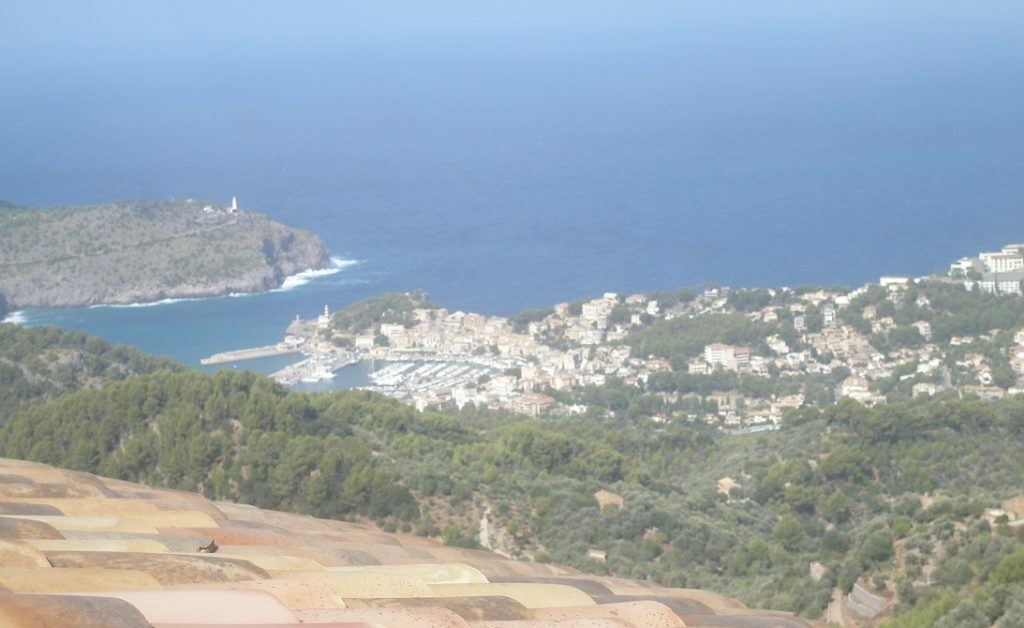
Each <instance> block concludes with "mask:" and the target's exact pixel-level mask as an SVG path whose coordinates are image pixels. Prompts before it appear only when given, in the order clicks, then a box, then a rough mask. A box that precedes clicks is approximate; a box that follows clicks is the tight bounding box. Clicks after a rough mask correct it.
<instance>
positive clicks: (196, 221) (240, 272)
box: [0, 200, 331, 311]
mask: <svg viewBox="0 0 1024 628" xmlns="http://www.w3.org/2000/svg"><path fill="white" fill-rule="evenodd" d="M330 264H331V260H330V257H329V255H328V252H327V247H326V246H325V245H324V243H323V242H322V241H321V240H320V239H319V238H318V237H316V236H315V235H313V234H312V233H309V232H307V231H303V230H300V229H294V228H291V227H288V226H285V225H283V224H281V223H278V222H276V221H273V220H271V219H269V218H267V217H266V216H262V215H259V214H253V213H248V212H242V211H238V210H233V209H232V208H228V207H222V206H213V205H210V204H206V203H201V202H198V201H191V200H189V201H159V202H126V203H117V204H112V205H102V206H88V207H70V208H65V207H58V208H52V209H47V210H39V209H27V208H15V207H10V206H6V207H0V295H3V301H4V302H5V303H6V309H7V310H9V311H14V310H18V309H24V308H40V307H76V306H91V305H129V304H144V303H152V302H156V301H162V300H165V299H185V298H205V297H216V296H224V295H228V294H239V293H257V292H264V291H267V290H272V289H275V288H279V287H281V285H282V283H283V282H284V280H285V279H286V278H287V277H289V276H292V275H295V274H297V273H301V272H304V271H308V270H317V269H323V268H328V267H329V266H330Z"/></svg>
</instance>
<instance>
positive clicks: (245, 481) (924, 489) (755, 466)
mask: <svg viewBox="0 0 1024 628" xmlns="http://www.w3.org/2000/svg"><path fill="white" fill-rule="evenodd" d="M0 333H3V334H5V335H2V336H0V349H2V354H3V355H5V356H7V359H8V360H9V361H13V360H23V361H28V362H31V361H33V360H35V359H37V358H36V357H34V356H37V355H40V354H45V353H46V351H45V349H43V348H40V347H46V346H54V343H56V341H55V340H53V339H52V338H50V336H49V335H53V334H55V335H56V337H61V336H62V335H61V334H60V333H59V332H54V331H52V330H21V329H18V328H12V327H10V326H4V327H2V328H0ZM48 338H50V339H49V340H48ZM72 339H73V340H74V341H75V342H83V341H82V339H81V338H80V337H79V335H74V334H72V335H70V338H65V340H64V342H65V343H67V342H69V340H72ZM84 342H85V344H88V343H89V342H90V341H89V340H84ZM58 344H59V343H58ZM103 346H104V345H103V344H102V343H100V344H98V345H96V347H103ZM12 347H20V348H19V349H17V350H13V349H12ZM96 347H94V348H93V349H92V350H90V352H89V355H98V356H101V358H103V359H105V360H107V362H108V363H109V364H108V366H107V367H106V368H108V369H109V368H110V365H111V364H116V365H121V364H125V363H131V360H129V359H125V357H124V356H122V355H121V354H120V353H119V352H121V351H124V350H121V349H115V348H109V347H107V348H105V349H103V350H100V349H98V348H96ZM131 355H134V354H131ZM19 356H20V357H19ZM115 357H118V359H114V358H115ZM139 359H142V360H144V361H145V360H147V359H146V358H141V357H140V358H139ZM103 363H104V362H102V361H101V362H100V363H99V364H103ZM160 366H161V364H160V363H159V361H155V362H153V363H145V364H140V365H138V366H137V367H135V368H133V369H128V370H122V367H120V366H118V367H117V368H115V369H114V370H113V371H112V373H113V375H114V377H115V378H123V377H124V375H125V374H126V373H134V372H137V373H145V374H142V375H138V376H135V377H130V378H128V379H121V380H115V381H109V382H107V383H105V384H104V385H102V386H101V387H99V388H96V389H85V390H80V391H78V392H73V393H70V394H66V395H63V396H61V397H59V398H56V399H53V400H50V401H48V402H45V403H27V402H25V401H24V400H21V401H18V402H16V403H15V405H12V406H9V408H13V407H15V406H20V409H17V410H15V411H13V413H11V414H10V416H9V418H7V420H6V421H5V423H4V425H3V427H2V429H0V453H2V454H3V455H5V456H14V457H24V458H30V459H35V460H41V461H45V462H49V463H53V464H58V465H62V466H66V467H73V468H79V469H86V470H90V471H95V472H98V473H102V474H108V475H114V476H117V477H122V478H126V479H132V480H141V481H145V482H151V483H154V484H159V485H166V486H173V487H178V488H189V489H198V490H201V491H203V492H204V493H205V494H207V495H209V496H211V497H215V498H222V499H238V500H242V501H248V502H251V503H255V504H257V505H259V506H263V507H270V508H281V509H288V510H295V511H300V512H308V513H312V514H316V515H320V516H335V517H357V516H366V517H371V518H374V519H376V520H378V521H379V522H381V523H383V524H384V525H386V526H389V527H391V526H393V527H402V528H403V529H406V530H414V531H416V532H418V533H420V534H429V535H432V536H436V537H440V538H442V539H444V540H445V542H448V543H452V544H458V545H474V544H475V543H476V533H477V527H476V526H477V525H478V524H479V522H480V517H481V516H483V515H484V513H487V516H488V518H489V525H490V527H491V528H492V529H500V530H501V531H503V533H504V540H503V541H502V545H501V548H502V549H503V550H505V551H509V552H511V553H514V554H519V555H524V556H530V557H533V558H535V559H537V560H543V561H548V560H550V561H556V562H559V563H565V564H569V565H573V566H576V567H578V568H580V569H583V570H587V571H593V572H598V573H605V572H608V573H614V574H617V575H622V576H629V577H640V578H653V579H655V580H658V581H659V582H662V583H665V584H669V585H675V586H689V587H699V588H708V589H712V590H715V591H719V592H721V593H724V594H727V595H733V596H737V597H739V598H740V599H742V600H743V601H745V602H747V603H749V604H754V605H758V606H762V607H768V608H781V609H789V610H794V611H797V612H800V613H803V614H805V615H808V616H811V617H819V616H821V614H822V612H823V610H824V608H825V606H826V604H827V603H828V600H829V599H830V597H831V596H832V595H833V593H834V591H836V590H837V589H838V590H839V591H840V592H846V591H849V590H850V589H851V587H852V586H853V585H854V583H855V582H859V583H860V585H861V586H862V587H864V588H866V589H868V590H877V591H881V592H882V594H883V595H888V596H895V598H896V600H897V605H896V613H895V614H894V616H893V619H892V621H893V622H894V625H897V626H929V625H933V624H936V625H942V626H960V625H968V626H969V625H978V626H982V625H988V624H990V623H991V622H993V621H996V620H1000V618H1002V619H1001V620H1000V621H1002V622H1003V623H1002V624H1000V625H1003V626H1014V625H1019V624H1015V623H1013V622H1014V621H1018V622H1019V621H1020V618H1021V615H1022V613H1024V544H1022V542H1021V539H1020V538H1019V535H1018V531H1019V530H1020V528H1012V527H1011V526H1010V525H1008V521H1007V520H1006V519H1005V518H1003V519H998V520H995V521H994V522H993V523H992V524H990V523H989V521H987V520H986V519H985V518H984V516H983V514H984V513H983V511H984V509H985V508H987V507H995V506H998V504H999V503H1000V501H1001V500H1003V499H1006V498H1010V497H1013V496H1015V495H1018V494H1020V493H1021V492H1024V481H1022V480H1024V456H1021V455H1020V452H1021V449H1022V445H1024V400H1021V399H1010V400H1005V401H999V402H981V401H978V400H972V399H966V400H958V399H954V398H951V397H939V398H934V399H928V400H917V401H908V402H902V403H891V404H888V405H883V406H878V407H874V408H866V407H863V406H861V405H859V404H857V403H854V402H851V401H844V402H842V403H839V404H838V405H835V406H830V407H828V408H825V409H820V410H819V409H814V408H805V409H802V410H800V411H796V412H793V413H792V414H791V415H790V416H789V417H788V418H787V420H786V422H785V423H784V427H783V429H782V430H780V431H778V432H767V433H761V434H754V435H746V436H732V435H726V434H722V433H720V432H718V431H716V430H713V429H711V428H705V427H701V426H697V425H690V424H685V423H669V424H659V423H656V422H654V421H651V420H650V419H649V418H648V417H649V416H650V415H651V411H650V409H647V410H645V409H644V408H642V407H639V406H635V407H634V409H635V411H634V412H620V413H616V415H615V417H614V418H608V417H607V416H605V415H604V414H603V413H596V414H593V415H584V416H580V417H575V418H563V419H557V420H549V421H537V420H532V419H526V418H523V417H518V416H513V415H507V414H499V413H493V412H485V411H479V412H478V411H465V412H461V413H455V412H453V413H451V414H450V415H447V416H445V415H441V414H439V413H435V412H424V413H421V412H417V411H415V410H413V409H410V408H408V407H406V406H403V405H400V404H398V403H396V402H394V401H391V400H388V399H386V398H383V397H379V396H376V395H372V394H368V393H361V392H339V393H331V394H321V395H307V394H301V393H296V392H290V391H288V390H287V389H285V388H283V387H281V386H279V385H277V384H275V383H274V382H272V381H271V380H269V379H267V378H265V377H262V376H258V375H253V374H248V373H231V372H224V373H219V374H217V375H213V376H210V375H205V374H201V373H197V372H190V371H180V370H179V371H174V370H172V369H166V368H162V369H161V370H156V371H153V368H154V367H160ZM102 376H105V375H102ZM81 381H84V380H74V381H72V382H71V383H70V384H69V386H75V385H77V384H76V382H81ZM623 388H625V387H623ZM47 394H53V393H52V392H51V393H47ZM593 394H604V393H603V392H602V391H597V390H595V391H594V392H593ZM624 394H625V393H624ZM26 403H27V405H26ZM725 478H731V479H732V480H733V481H734V482H733V483H729V482H726V483H722V484H720V481H721V480H723V479H725ZM599 489H605V490H608V491H612V492H614V493H616V494H618V495H620V496H621V497H622V498H623V500H624V505H623V506H622V507H621V508H619V507H616V506H605V507H604V508H601V507H600V506H599V505H598V503H597V501H596V500H595V498H594V493H595V492H596V491H598V490H599ZM591 549H597V550H602V551H604V552H606V553H607V562H605V563H599V562H596V561H595V560H593V559H592V558H590V557H589V556H588V552H589V550H591ZM812 563H820V565H821V568H820V570H818V571H817V572H816V577H812V576H811V574H810V571H809V567H810V566H811V565H812ZM1015 618H1016V619H1015Z"/></svg>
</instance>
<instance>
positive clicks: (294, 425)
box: [0, 371, 418, 519]
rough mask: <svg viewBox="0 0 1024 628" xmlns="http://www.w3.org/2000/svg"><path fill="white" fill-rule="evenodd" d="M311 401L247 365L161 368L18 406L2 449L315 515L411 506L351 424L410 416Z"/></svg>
mask: <svg viewBox="0 0 1024 628" xmlns="http://www.w3.org/2000/svg"><path fill="white" fill-rule="evenodd" d="M322 401H325V403H321V404H320V405H317V406H315V405H314V404H313V400H312V399H311V398H310V397H309V396H307V395H303V394H300V393H294V392H288V390H287V389H286V388H284V387H283V386H281V385H280V384H277V383H275V382H274V381H273V380H271V379H269V378H267V377H264V376H260V375H255V374H252V373H234V372H227V371H224V372H221V373H218V374H217V375H214V376H209V375H205V374H203V373H198V372H178V373H175V372H171V371H159V372H156V373H153V374H150V375H144V376H139V377H136V378H133V379H130V380H127V381H121V382H110V383H108V384H107V385H106V386H104V387H103V388H101V389H99V390H82V391H79V392H76V393H71V394H69V395H65V396H63V397H61V398H60V399H57V400H55V401H53V402H50V403H48V404H45V405H36V406H33V407H31V408H29V409H27V410H24V411H21V412H17V413H15V414H14V415H13V417H12V418H11V419H10V420H9V421H8V422H7V423H6V424H5V425H4V426H3V431H2V433H0V442H2V444H3V447H2V451H3V454H4V455H5V456H8V457H13V458H28V459H31V460H38V461H41V462H47V463H50V464H55V465H59V466H65V467H70V468H74V469H82V470H86V471H92V472H96V473H101V474H104V475H109V476H114V477H119V478H124V479H129V480H135V481H141V482H146V483H150V484H156V485H161V486H170V487H174V488H182V489H188V490H199V491H202V492H203V493H205V494H207V495H209V496H211V497H215V498H220V499H234V500H241V501H245V502H250V503H253V504H256V505H258V506H261V507H264V508H276V509H282V510H293V511H298V512H305V513H310V514H314V515H317V516H323V517H337V516H343V515H349V514H353V513H363V514H367V515H370V516H374V517H381V518H383V517H386V516H394V517H397V518H400V519H409V518H411V517H414V516H416V515H417V514H418V509H417V507H416V504H415V501H414V500H413V498H412V496H411V495H410V493H409V491H408V490H406V489H404V488H403V487H401V486H400V485H398V484H396V482H395V480H396V478H395V477H394V475H392V474H388V473H386V472H385V471H384V470H382V467H381V465H380V464H379V463H377V462H376V461H375V460H374V458H373V452H372V451H371V450H370V448H369V447H368V446H367V443H366V441H365V439H363V438H360V437H358V436H356V435H354V432H353V430H354V429H355V428H356V427H357V426H359V425H361V424H363V423H365V424H368V425H375V424H378V423H380V424H383V425H394V424H397V423H399V422H401V421H403V420H405V421H409V420H410V417H409V415H411V414H412V411H411V410H409V409H408V408H405V407H404V406H401V405H398V404H397V403H395V402H393V401H390V400H387V399H385V398H381V397H373V396H368V395H360V394H352V395H340V396H337V397H333V398H331V399H329V400H322Z"/></svg>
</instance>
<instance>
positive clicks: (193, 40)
mask: <svg viewBox="0 0 1024 628" xmlns="http://www.w3.org/2000/svg"><path fill="white" fill-rule="evenodd" d="M1022 6H1024V3H1021V2H1017V1H1004V2H979V1H976V0H970V1H964V0H961V1H957V2H950V1H944V2H932V1H926V0H920V1H915V2H891V1H889V0H886V1H884V2H883V1H878V2H864V1H861V0H857V1H849V2H837V1H826V0H801V1H793V0H777V1H768V0H731V1H729V2H722V1H720V0H713V1H710V0H709V1H704V0H702V1H686V0H672V1H668V2H660V1H659V2H651V1H646V2H644V1H610V0H571V1H557V0H537V1H515V0H501V1H484V2H482V1H462V2H456V1H451V0H445V1H439V2H428V1H412V2H410V1H408V0H404V1H400V2H395V1H382V0H372V1H370V0H367V1H364V2H343V1H334V2H331V1H310V0H306V1H298V2H284V1H277V2H266V1H250V0H245V1H228V2H224V1H218V2H210V1H191V0H188V1H183V0H174V1H148V2H137V1H136V2H127V1H119V2H118V1H110V0H90V1H89V2H79V1H66V2H52V1H50V2H47V1H45V0H44V1H32V2H4V3H3V5H2V6H0V72H2V73H3V74H2V75H3V76H5V77H6V78H8V79H10V78H14V77H21V78H25V75H36V76H38V75H39V73H41V72H50V71H58V72H63V71H68V70H74V71H80V72H95V73H106V72H110V71H115V72H134V71H138V70H139V69H140V67H149V68H150V69H166V68H173V67H186V68H192V69H197V70H198V69H201V68H203V67H204V66H206V65H209V64H211V63H224V62H227V63H235V62H238V61H244V60H246V61H249V62H256V61H258V60H262V61H265V62H268V63H270V62H273V60H274V59H277V60H279V61H280V60H281V59H285V58H289V57H293V56H305V55H318V56H323V55H338V54H389V55H397V56H398V57H401V56H403V55H420V54H443V55H452V56H460V55H461V56H464V57H470V58H471V57H472V56H474V55H481V54H482V55H503V54H504V55H514V56H516V57H519V58H524V59H529V58H533V57H536V58H541V59H542V58H543V57H544V53H545V51H546V50H550V49H558V50H559V52H560V54H562V55H565V54H571V53H573V52H576V53H578V54H580V55H587V54H595V53H600V52H602V51H603V52H612V53H614V52H617V51H618V52H625V53H628V52H629V51H630V50H638V49H649V48H651V47H657V46H659V45H680V44H681V43H683V42H681V41H680V40H687V39H690V40H705V39H708V38H711V39H718V40H721V41H723V42H724V43H727V44H729V45H731V46H737V47H740V48H742V47H743V46H744V42H745V41H748V40H749V39H751V38H750V37H749V35H751V34H756V35H757V37H756V39H757V41H759V42H762V44H763V43H765V42H767V43H772V42H773V38H775V41H774V43H775V44H777V45H794V44H796V43H798V42H800V41H802V40H804V41H807V42H808V43H809V44H812V45H813V43H814V41H815V40H818V39H820V38H835V49H836V50H837V51H839V50H842V48H843V47H844V46H864V47H870V46H871V45H872V43H873V42H872V39H873V38H874V37H877V38H880V39H882V40H884V39H885V38H886V37H887V34H889V33H894V32H899V33H900V34H901V35H900V36H901V37H907V34H908V33H910V34H911V37H908V38H907V41H906V44H907V52H908V53H913V50H914V49H915V47H916V45H917V44H930V48H931V50H929V53H930V54H934V55H936V56H937V57H939V58H941V56H942V50H941V49H939V47H938V46H936V45H935V44H938V43H941V42H939V41H935V39H936V38H939V39H941V38H943V37H948V38H950V39H951V40H952V41H951V42H950V43H953V44H955V39H956V38H958V37H971V36H979V35H980V36H984V37H988V38H992V39H993V44H994V45H999V43H1000V42H1001V41H1009V40H1011V39H1012V37H1013V33H1014V32H1015V31H1016V32H1017V33H1018V34H1019V30H1018V29H1019V26H1020V25H1021V20H1020V18H1021V17H1024V9H1022ZM915 23H920V24H921V25H922V28H921V32H922V33H923V35H922V36H923V37H927V38H928V39H927V40H922V41H915V40H914V37H913V36H912V35H913V33H914V26H913V24H915ZM908 26H909V28H908ZM975 26H981V27H983V28H982V30H980V31H979V30H976V29H975ZM993 29H994V30H993ZM847 37H849V39H847Z"/></svg>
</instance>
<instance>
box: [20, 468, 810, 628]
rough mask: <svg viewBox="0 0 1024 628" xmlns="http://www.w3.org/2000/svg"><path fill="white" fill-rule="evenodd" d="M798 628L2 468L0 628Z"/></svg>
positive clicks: (699, 601)
mask: <svg viewBox="0 0 1024 628" xmlns="http://www.w3.org/2000/svg"><path fill="white" fill-rule="evenodd" d="M298 624H310V625H314V626H321V627H326V626H371V625H373V626H381V625H383V626H414V627H415V626H438V627H441V626H444V627H456V626H477V627H488V628H497V627H501V626H505V627H524V628H526V627H532V626H537V627H540V626H558V627H565V628H568V627H577V626H593V627H598V628H601V627H609V628H610V627H620V628H621V627H629V626H665V627H669V626H744V627H747V626H751V627H753V626H783V627H785V626H794V627H796V626H805V625H807V624H806V623H805V622H803V621H802V620H799V619H796V618H793V617H792V616H790V615H787V614H785V613H774V612H770V611H753V610H749V609H747V608H745V607H744V606H743V605H742V604H740V603H738V602H736V601H734V600H730V599H727V598H724V597H721V596H718V595H716V594H714V593H710V592H707V591H697V590H690V589H668V588H660V587H656V586H654V585H652V584H649V583H645V582H635V581H629V580H622V579H617V578H600V577H593V576H585V575H581V574H579V573H577V572H576V571H574V570H572V569H568V568H562V567H555V566H550V565H541V564H536V563H525V562H517V561H513V560H509V559H506V558H503V557H501V556H498V555H496V554H491V553H488V552H483V551H475V550H465V549H458V548H452V547H447V546H445V545H441V544H439V543H436V542H434V541H431V540H428V539H423V538H420V537H415V536H410V535H404V534H388V533H385V532H382V531H381V530H378V529H375V528H372V527H369V526H365V525H360V524H355V523H344V522H338V521H327V520H322V519H314V518H312V517H305V516H301V515H291V514H285V513H279V512H272V511H266V510H260V509H257V508H254V507H251V506H244V505H238V504H229V503H213V502H210V501H207V500H206V499H205V498H203V497H201V496H199V495H196V494H193V493H185V492H177V491H168V490H157V489H151V488H148V487H145V486H141V485H138V484H130V483H127V482H122V481H119V480H111V479H106V478H100V477H97V476H94V475H90V474H87V473H80V472H73V471H65V470H61V469H57V468H54V467H50V466H46V465H41V464H37V463H31V462H23V461H18V460H9V459H0V625H3V626H19V627H20V626H32V627H36V626H54V627H56V626H62V627H63V626H104V627H115V628H116V627H122V626H123V627H136V626H139V627H142V626H178V627H185V626H192V627H196V626H229V625H230V626H267V625H278V626H287V625H298Z"/></svg>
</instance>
